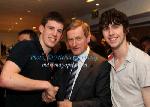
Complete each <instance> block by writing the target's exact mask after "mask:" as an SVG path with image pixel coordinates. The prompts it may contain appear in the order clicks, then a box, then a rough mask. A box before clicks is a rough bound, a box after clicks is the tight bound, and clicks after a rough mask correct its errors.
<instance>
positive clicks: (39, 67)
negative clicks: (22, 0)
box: [0, 12, 64, 107]
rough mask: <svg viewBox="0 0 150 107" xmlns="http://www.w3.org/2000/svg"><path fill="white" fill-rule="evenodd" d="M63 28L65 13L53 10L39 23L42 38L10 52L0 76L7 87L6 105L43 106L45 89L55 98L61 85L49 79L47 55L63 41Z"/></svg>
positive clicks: (3, 84)
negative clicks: (63, 14)
mask: <svg viewBox="0 0 150 107" xmlns="http://www.w3.org/2000/svg"><path fill="white" fill-rule="evenodd" d="M63 28H64V20H63V18H62V16H61V15H60V14H59V13H57V12H50V13H49V14H48V15H46V16H45V17H43V19H42V21H41V25H40V26H39V31H40V36H39V40H34V41H23V42H19V43H18V44H16V45H15V46H14V48H13V49H12V50H11V51H10V55H9V57H8V59H7V61H6V63H5V65H4V68H3V70H2V73H1V76H0V86H2V87H5V88H7V89H8V90H7V95H6V107H42V106H43V102H42V100H41V99H42V98H41V94H42V92H43V91H47V92H48V94H49V98H50V99H51V100H52V101H53V100H55V94H56V93H57V91H58V87H57V86H53V85H52V84H51V83H50V82H49V79H50V77H51V71H52V70H51V68H50V63H49V58H48V56H49V55H50V52H51V50H52V48H53V47H54V46H55V45H56V44H57V43H58V42H59V41H60V39H61V37H62V32H63Z"/></svg>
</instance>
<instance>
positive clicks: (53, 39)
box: [48, 37, 56, 42]
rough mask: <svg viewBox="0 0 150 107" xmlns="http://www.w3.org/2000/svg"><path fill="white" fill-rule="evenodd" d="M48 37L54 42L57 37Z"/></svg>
mask: <svg viewBox="0 0 150 107" xmlns="http://www.w3.org/2000/svg"><path fill="white" fill-rule="evenodd" d="M48 39H49V40H51V41H52V42H55V41H56V38H54V37H48Z"/></svg>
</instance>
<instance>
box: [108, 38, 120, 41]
mask: <svg viewBox="0 0 150 107" xmlns="http://www.w3.org/2000/svg"><path fill="white" fill-rule="evenodd" d="M117 38H118V37H113V38H109V41H110V42H115V41H116V40H117Z"/></svg>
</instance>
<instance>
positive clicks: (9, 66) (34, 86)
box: [0, 61, 54, 91]
mask: <svg viewBox="0 0 150 107" xmlns="http://www.w3.org/2000/svg"><path fill="white" fill-rule="evenodd" d="M19 72H20V68H19V67H18V66H17V65H16V64H15V63H14V62H12V61H6V63H5V65H4V68H3V70H2V73H1V76H0V85H1V86H2V87H5V88H9V89H13V90H20V91H30V90H47V89H49V88H51V89H52V90H54V87H53V86H52V85H51V84H50V83H49V82H48V81H42V80H33V79H30V78H27V77H24V76H22V75H20V74H19Z"/></svg>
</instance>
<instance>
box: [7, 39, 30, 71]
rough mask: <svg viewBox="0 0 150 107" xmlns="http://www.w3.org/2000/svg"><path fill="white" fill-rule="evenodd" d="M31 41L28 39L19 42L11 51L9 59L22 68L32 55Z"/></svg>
mask: <svg viewBox="0 0 150 107" xmlns="http://www.w3.org/2000/svg"><path fill="white" fill-rule="evenodd" d="M30 47H31V46H30V45H29V43H28V42H27V41H26V42H25V41H24V42H19V43H17V44H16V45H15V46H14V47H13V48H12V49H11V51H10V53H9V56H8V58H7V60H10V61H12V62H14V63H15V64H16V65H18V66H19V68H20V69H22V68H23V67H24V66H25V65H26V63H27V61H28V58H29V56H30V53H31V49H30Z"/></svg>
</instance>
